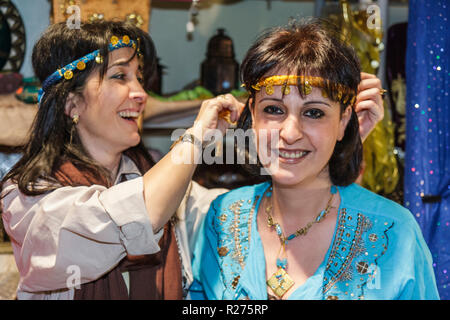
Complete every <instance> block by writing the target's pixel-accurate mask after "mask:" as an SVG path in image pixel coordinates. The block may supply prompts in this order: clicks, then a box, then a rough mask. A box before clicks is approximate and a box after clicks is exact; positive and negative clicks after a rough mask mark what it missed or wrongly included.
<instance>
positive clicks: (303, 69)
mask: <svg viewBox="0 0 450 320" xmlns="http://www.w3.org/2000/svg"><path fill="white" fill-rule="evenodd" d="M277 69H287V71H288V73H289V74H296V75H298V76H307V75H309V76H311V75H312V76H320V77H322V78H324V79H327V80H329V81H328V82H327V83H326V84H325V86H324V88H323V89H324V90H325V92H326V93H327V95H328V97H329V98H330V99H331V100H333V101H336V102H339V103H340V106H341V114H342V113H343V112H344V111H345V109H346V108H347V107H348V106H349V105H350V103H351V102H350V101H349V99H343V98H342V97H341V96H339V95H337V92H336V90H335V87H334V86H333V84H341V85H345V86H347V87H348V88H350V89H351V90H353V91H354V92H355V93H356V92H357V88H358V84H359V82H360V80H361V79H360V72H361V70H360V64H359V60H358V58H357V56H356V53H355V51H354V50H353V48H352V47H351V46H350V45H348V44H347V43H346V42H345V41H344V40H343V39H342V36H341V35H340V34H339V33H338V32H337V30H336V28H335V27H334V26H333V25H331V24H330V23H329V22H327V21H325V20H321V19H304V20H299V21H292V22H291V23H290V24H289V25H288V26H286V27H275V28H271V29H268V30H267V31H265V32H263V33H262V34H261V35H260V36H259V37H258V38H257V39H256V41H255V42H254V43H253V45H252V46H251V47H250V49H249V50H248V51H247V54H246V56H245V58H244V60H243V62H242V65H241V81H242V83H243V84H244V85H245V87H246V88H247V90H248V91H249V99H248V100H247V103H246V106H245V108H244V111H243V112H242V114H241V117H240V119H239V121H238V127H239V128H242V129H244V130H247V129H250V128H252V117H251V111H250V108H254V101H255V94H256V92H257V91H256V90H255V89H254V88H252V86H253V85H255V84H256V83H258V82H259V81H260V80H261V79H262V78H263V77H264V76H265V75H267V74H268V73H269V72H271V71H273V70H277ZM299 92H300V94H301V95H303V92H304V91H303V89H302V88H301V87H300V86H299ZM350 100H351V99H350ZM250 101H253V104H252V105H250ZM246 148H247V151H248V145H247V146H246ZM246 153H247V154H248V152H246ZM361 161H362V142H361V137H360V135H359V123H358V118H357V116H356V113H355V111H354V109H353V108H352V114H351V118H350V120H349V122H348V124H347V127H346V129H345V134H344V137H343V139H342V140H341V141H337V143H336V146H335V148H334V151H333V154H332V156H331V158H330V160H329V173H330V178H331V181H332V183H333V184H335V185H340V186H345V185H349V184H351V183H353V182H354V181H355V180H356V178H357V177H358V175H359V173H360V167H361ZM247 163H248V162H246V164H245V165H244V167H245V168H246V169H247V170H248V171H250V172H251V173H254V174H258V173H259V171H260V170H259V167H260V166H261V164H260V163H259V161H258V165H257V166H255V165H253V166H252V165H249V164H247ZM255 169H256V170H255ZM257 172H258V173H257Z"/></svg>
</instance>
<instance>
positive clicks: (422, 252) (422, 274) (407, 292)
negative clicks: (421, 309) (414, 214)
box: [398, 224, 439, 300]
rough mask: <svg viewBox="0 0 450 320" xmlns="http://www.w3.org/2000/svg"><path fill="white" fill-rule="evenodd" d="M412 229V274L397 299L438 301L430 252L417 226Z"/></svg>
mask: <svg viewBox="0 0 450 320" xmlns="http://www.w3.org/2000/svg"><path fill="white" fill-rule="evenodd" d="M413 228H414V235H415V239H414V240H415V241H414V242H415V245H414V246H413V248H412V250H411V252H410V254H411V255H412V256H411V262H410V263H411V264H412V265H413V267H412V268H411V269H410V270H411V272H412V273H413V274H411V275H409V277H408V280H407V281H406V283H405V284H404V286H403V288H402V290H401V292H400V296H399V297H398V299H399V300H439V293H438V289H437V286H436V278H435V275H434V270H433V261H432V256H431V253H430V250H429V249H428V246H427V244H426V242H425V239H424V238H423V235H422V232H421V230H420V228H419V226H418V224H414V227H413Z"/></svg>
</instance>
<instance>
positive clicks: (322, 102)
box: [304, 100, 331, 107]
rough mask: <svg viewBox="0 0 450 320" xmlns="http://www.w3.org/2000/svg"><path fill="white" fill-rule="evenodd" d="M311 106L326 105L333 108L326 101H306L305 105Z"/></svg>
mask: <svg viewBox="0 0 450 320" xmlns="http://www.w3.org/2000/svg"><path fill="white" fill-rule="evenodd" d="M309 104H324V105H327V106H329V107H331V106H330V105H329V104H328V103H326V102H325V101H322V100H311V101H306V102H305V103H304V105H309Z"/></svg>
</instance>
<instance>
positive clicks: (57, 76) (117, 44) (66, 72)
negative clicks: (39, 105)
mask: <svg viewBox="0 0 450 320" xmlns="http://www.w3.org/2000/svg"><path fill="white" fill-rule="evenodd" d="M137 41H139V39H138V40H137ZM123 47H131V48H133V49H136V47H137V43H136V41H134V40H131V39H130V37H129V36H127V35H125V36H123V37H122V39H119V38H118V37H116V36H112V37H111V39H110V43H109V45H108V50H109V51H113V50H116V49H120V48H123ZM137 52H138V55H140V52H139V48H138V49H137ZM90 61H95V62H96V63H97V64H101V63H103V57H102V55H101V54H100V50H95V51H93V52H91V53H89V54H87V55H85V56H84V57H81V58H80V59H77V60H75V61H73V62H71V63H69V64H68V65H66V66H65V67H63V68H61V69H58V70H56V71H55V72H53V73H52V74H51V75H50V76H49V77H48V78H47V79H45V80H44V82H43V83H42V88H41V89H40V90H39V94H38V102H40V101H41V99H42V96H43V95H44V93H45V90H46V89H47V88H48V87H50V86H51V85H53V84H54V83H56V82H58V81H59V80H61V79H63V78H64V79H65V80H70V79H72V78H73V74H74V71H76V70H78V71H83V70H84V69H86V64H87V63H88V62H90Z"/></svg>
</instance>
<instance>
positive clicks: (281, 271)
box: [266, 186, 337, 298]
mask: <svg viewBox="0 0 450 320" xmlns="http://www.w3.org/2000/svg"><path fill="white" fill-rule="evenodd" d="M336 192H337V189H336V187H335V186H331V188H330V193H331V196H330V198H329V199H328V202H327V206H326V207H325V209H324V210H322V211H321V212H320V213H319V214H318V215H317V217H316V218H315V219H314V220H313V221H311V222H308V224H307V225H306V226H304V227H302V228H300V229H298V230H297V231H295V232H294V233H293V234H291V235H290V236H288V237H286V236H285V235H284V233H283V230H282V229H281V225H280V224H279V223H278V222H276V221H274V220H273V218H272V216H271V215H270V213H271V212H272V208H273V206H272V204H271V203H270V204H269V205H268V206H267V207H266V213H267V226H268V227H269V228H275V231H276V232H277V235H278V238H279V239H280V242H281V248H280V252H282V254H283V258H281V255H280V252H279V253H278V258H277V268H278V270H277V271H276V272H275V273H274V274H273V275H272V276H271V277H270V278H269V280H267V285H268V286H269V288H270V289H271V290H272V291H273V293H275V294H276V295H277V296H278V297H279V298H282V297H283V295H284V294H285V293H286V292H287V291H288V290H289V289H290V288H291V287H292V286H293V285H294V283H295V282H294V280H292V278H291V277H290V276H289V275H288V273H287V271H286V270H287V257H286V245H287V244H288V242H289V241H291V240H292V239H295V238H297V237H298V236H305V235H306V234H307V233H308V231H309V229H310V228H311V227H312V226H313V225H314V224H315V223H319V222H321V221H322V220H323V219H324V218H325V217H326V216H327V215H328V213H329V212H330V209H331V201H332V200H333V196H334V195H335V194H336ZM271 196H272V187H270V188H269V191H268V192H267V193H266V197H267V198H270V197H271ZM271 202H272V201H271Z"/></svg>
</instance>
